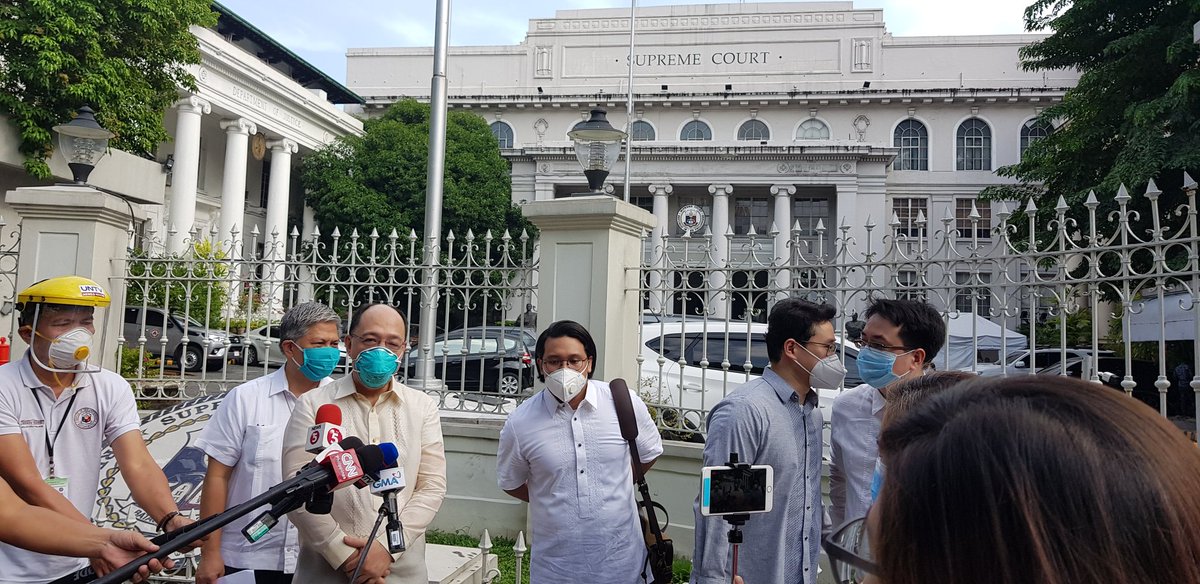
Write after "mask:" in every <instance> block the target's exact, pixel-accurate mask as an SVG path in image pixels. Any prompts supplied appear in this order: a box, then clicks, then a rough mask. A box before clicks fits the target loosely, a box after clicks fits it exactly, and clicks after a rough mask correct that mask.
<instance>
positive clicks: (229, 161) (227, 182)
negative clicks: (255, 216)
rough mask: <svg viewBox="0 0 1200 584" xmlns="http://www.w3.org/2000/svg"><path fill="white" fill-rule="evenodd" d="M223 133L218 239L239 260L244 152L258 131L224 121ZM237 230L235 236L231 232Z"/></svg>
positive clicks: (246, 123)
mask: <svg viewBox="0 0 1200 584" xmlns="http://www.w3.org/2000/svg"><path fill="white" fill-rule="evenodd" d="M221 129H222V130H225V176H224V178H223V179H222V181H221V227H220V229H221V230H220V231H219V232H218V238H219V239H220V241H222V242H224V245H223V246H222V247H223V248H224V249H226V250H228V251H229V256H230V257H231V258H232V259H240V258H241V257H242V243H241V242H242V241H243V240H244V239H245V233H246V227H245V217H246V151H247V146H248V145H249V142H250V135H251V134H254V133H255V132H257V131H258V128H257V127H256V126H255V125H254V122H251V121H250V120H247V119H245V118H238V119H236V120H223V121H222V122H221ZM235 229H236V230H237V232H238V233H237V236H236V237H234V235H233V232H234V230H235Z"/></svg>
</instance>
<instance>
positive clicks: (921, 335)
mask: <svg viewBox="0 0 1200 584" xmlns="http://www.w3.org/2000/svg"><path fill="white" fill-rule="evenodd" d="M866 315H867V320H870V319H871V317H872V316H879V317H880V318H883V319H884V320H886V321H888V322H890V323H892V324H894V325H896V326H898V327H900V342H902V343H904V347H905V348H906V349H909V350H912V349H924V350H925V362H926V363H933V358H934V357H936V356H937V354H938V352H939V351H941V350H942V347H943V346H944V345H945V344H946V321H944V320H942V315H940V314H938V311H937V310H935V309H934V308H933V306H930V305H929V303H928V302H921V301H918V300H892V299H890V298H875V299H873V300H871V305H870V306H868V307H867V312H866Z"/></svg>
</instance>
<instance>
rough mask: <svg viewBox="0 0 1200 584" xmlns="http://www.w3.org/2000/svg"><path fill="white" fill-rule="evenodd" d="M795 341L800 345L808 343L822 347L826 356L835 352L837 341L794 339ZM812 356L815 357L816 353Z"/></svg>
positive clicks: (811, 345)
mask: <svg viewBox="0 0 1200 584" xmlns="http://www.w3.org/2000/svg"><path fill="white" fill-rule="evenodd" d="M796 342H798V343H800V344H801V345H808V346H810V347H821V348H822V349H825V356H826V357H828V356H830V355H833V354H834V353H837V342H836V341H835V342H832V343H818V342H816V341H804V342H800V341H796ZM813 356H814V357H816V355H813Z"/></svg>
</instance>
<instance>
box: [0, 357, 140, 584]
mask: <svg viewBox="0 0 1200 584" xmlns="http://www.w3.org/2000/svg"><path fill="white" fill-rule="evenodd" d="M75 381H76V383H77V385H76V386H75V387H69V388H67V389H65V390H63V392H62V395H60V396H58V398H55V397H54V391H53V390H51V389H50V388H49V387H46V386H45V385H44V384H42V382H41V381H40V380H39V379H38V378H37V376H36V375H34V373H33V368H32V367H31V366H30V364H29V353H28V352H26V354H25V357H23V358H21V359H20V360H18V361H14V362H12V363H9V364H7V365H3V366H0V435H4V434H22V435H23V436H24V438H25V442H26V443H28V444H29V452H30V453H31V454H33V460H34V462H36V463H37V467H38V472H40V473H41V474H42V476H43V477H47V476H49V473H50V453H49V452H48V450H47V448H46V432H47V431H49V432H50V437H51V438H53V439H54V474H55V475H56V476H57V477H65V478H66V479H67V481H68V488H67V495H68V497H67V498H68V499H69V500H70V501H71V504H72V505H74V506H75V508H76V509H78V510H79V512H80V513H83V515H84V517H91V516H92V510H93V509H94V508H95V507H96V490H97V489H98V488H99V487H100V453H101V452H102V451H103V449H104V448H107V447H108V446H109V445H111V444H112V442H113V441H114V440H116V439H117V438H118V437H120V436H121V435H123V434H125V433H126V432H133V431H136V430H138V429H139V424H138V416H137V404H136V403H135V402H134V400H133V390H132V389H130V388H129V382H127V381H125V379H124V378H122V377H121V376H120V375H117V374H116V373H113V372H112V371H108V370H101V371H99V372H97V373H80V374H77V375H76V377H75ZM76 394H78V396H77V397H75V398H74V403H72V396H75V395H76ZM68 406H69V407H70V408H71V409H70V412H68V411H67V408H68ZM64 415H65V416H66V418H65V422H63V420H64V417H63V416H64ZM60 423H61V425H60ZM86 564H87V561H86V560H82V559H77V558H64V557H60V556H48V555H45V554H38V553H34V552H30V551H25V550H22V549H18V548H16V547H13V546H10V545H6V544H0V584H9V583H15V582H26V583H28V582H49V581H51V580H54V579H56V578H58V577H59V576H65V575H67V574H69V573H71V572H73V571H75V570H78V569H79V568H80V567H82V566H84V565H86Z"/></svg>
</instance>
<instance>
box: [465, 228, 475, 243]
mask: <svg viewBox="0 0 1200 584" xmlns="http://www.w3.org/2000/svg"><path fill="white" fill-rule="evenodd" d="M467 241H475V230H474V229H471V228H470V227H468V228H467Z"/></svg>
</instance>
